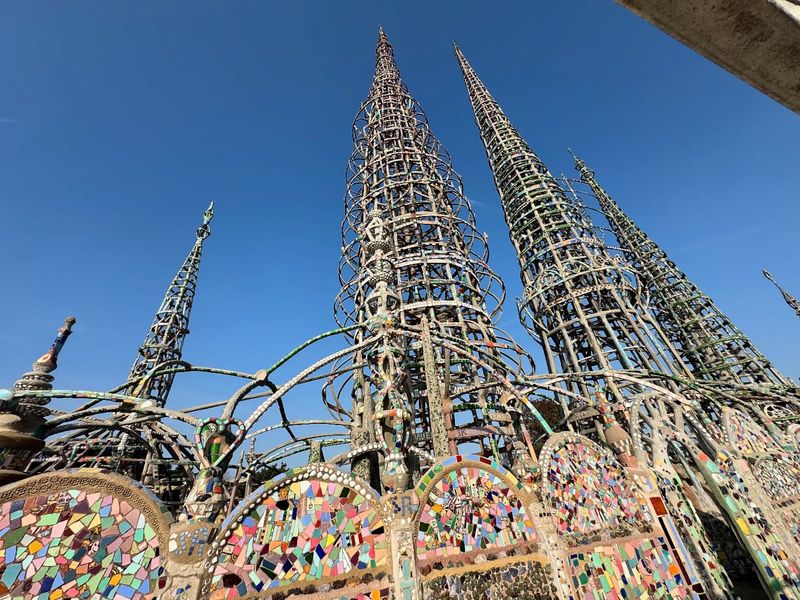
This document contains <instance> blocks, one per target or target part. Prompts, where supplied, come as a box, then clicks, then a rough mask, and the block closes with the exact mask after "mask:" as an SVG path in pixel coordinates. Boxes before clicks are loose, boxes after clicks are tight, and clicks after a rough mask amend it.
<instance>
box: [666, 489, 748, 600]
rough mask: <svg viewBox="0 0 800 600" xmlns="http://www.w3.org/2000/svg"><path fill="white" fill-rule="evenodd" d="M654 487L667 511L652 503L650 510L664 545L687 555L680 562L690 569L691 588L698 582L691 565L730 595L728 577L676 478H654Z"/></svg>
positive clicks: (698, 578) (730, 587) (730, 586)
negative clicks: (667, 543)
mask: <svg viewBox="0 0 800 600" xmlns="http://www.w3.org/2000/svg"><path fill="white" fill-rule="evenodd" d="M658 484H659V487H660V488H661V497H662V498H663V499H664V501H665V502H666V504H667V506H668V507H669V511H667V509H666V508H662V509H660V510H659V508H658V507H657V506H655V503H654V509H655V512H656V515H657V518H658V520H659V522H660V524H661V528H662V529H663V530H664V532H665V534H666V535H667V536H668V541H670V542H671V544H672V545H673V546H674V548H675V550H676V551H678V552H680V553H682V554H684V555H685V554H686V553H687V551H688V553H689V555H690V556H691V558H692V560H684V561H683V562H684V564H685V565H686V567H687V568H688V569H690V572H689V578H690V582H691V583H692V584H693V585H697V584H698V583H700V580H701V578H700V577H699V576H698V575H697V574H696V573H695V572H694V569H693V565H692V563H694V564H695V565H698V566H699V567H700V568H702V569H703V570H704V571H705V572H706V573H707V574H708V575H709V576H710V577H711V578H713V580H714V583H715V584H716V585H717V587H718V588H719V589H721V590H725V591H726V592H730V590H731V589H732V584H731V581H730V579H729V578H728V574H727V573H726V572H725V569H724V568H723V567H722V564H721V563H720V560H719V557H718V556H717V553H716V552H715V551H714V549H713V548H712V546H711V542H710V541H709V539H708V535H707V534H706V530H705V528H704V527H703V524H702V522H701V521H700V517H699V516H698V514H697V512H695V509H694V507H693V506H692V504H691V502H690V501H689V499H688V498H687V497H686V495H685V494H684V493H683V488H682V484H681V480H680V478H678V477H677V476H668V475H662V476H660V477H659V478H658ZM653 500H656V498H651V502H652V501H653ZM668 513H669V514H668ZM684 542H686V544H684Z"/></svg>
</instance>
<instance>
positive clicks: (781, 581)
mask: <svg viewBox="0 0 800 600" xmlns="http://www.w3.org/2000/svg"><path fill="white" fill-rule="evenodd" d="M697 462H698V465H700V466H701V468H703V469H704V470H705V471H706V474H707V476H709V477H710V479H711V481H712V482H713V483H714V484H715V485H716V487H717V493H718V494H719V496H720V498H721V500H722V506H723V508H724V509H725V511H726V512H727V513H728V516H729V517H730V518H731V520H732V521H733V523H734V526H735V527H736V528H737V529H738V532H739V535H740V536H742V537H745V538H747V539H748V541H749V543H750V546H751V547H753V553H752V554H753V560H754V562H755V563H756V565H757V566H758V568H759V570H760V571H761V573H762V575H763V576H764V578H765V580H766V581H767V582H768V584H769V586H770V587H772V588H773V589H774V590H778V591H779V590H783V589H784V588H785V589H787V590H791V591H792V592H793V593H794V594H795V595H797V594H798V593H800V566H799V565H798V564H797V562H795V560H794V559H793V558H792V557H791V556H790V555H789V554H788V553H787V552H786V549H785V548H784V544H783V541H782V540H781V539H780V536H779V535H778V534H777V532H775V531H773V529H772V527H771V526H770V523H769V521H768V520H767V518H766V516H765V515H764V513H763V512H762V511H761V509H760V508H759V507H758V505H757V504H756V503H754V502H753V500H752V498H751V496H750V494H749V490H748V488H747V486H746V485H745V482H744V480H743V479H742V477H741V476H740V475H739V473H738V472H737V471H736V468H735V466H734V464H733V461H732V460H731V459H730V458H728V457H727V456H724V455H722V454H719V455H718V457H717V461H716V462H715V461H713V460H711V458H709V456H708V455H706V454H705V453H703V452H699V453H698V455H697ZM782 596H783V597H787V598H788V596H786V595H785V594H782ZM793 597H794V596H793Z"/></svg>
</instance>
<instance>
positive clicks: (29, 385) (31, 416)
mask: <svg viewBox="0 0 800 600" xmlns="http://www.w3.org/2000/svg"><path fill="white" fill-rule="evenodd" d="M74 324H75V317H67V318H66V319H64V325H62V326H61V328H60V329H59V330H58V333H57V334H56V339H55V340H54V341H53V345H52V346H50V349H49V350H48V351H47V352H45V353H44V354H43V355H42V356H41V358H39V359H38V360H37V361H36V362H34V363H33V366H32V367H31V370H30V371H29V372H27V373H25V374H24V375H23V376H22V377H21V378H20V379H19V380H18V381H17V382H16V383H15V384H14V392H13V394H12V393H9V392H8V391H7V390H0V394H1V395H0V485H5V484H6V483H11V482H12V481H16V480H18V479H22V478H23V477H25V469H26V467H27V466H28V464H29V463H30V460H31V458H32V457H33V456H34V454H36V452H38V451H39V450H41V449H42V448H43V447H44V440H43V439H42V438H41V437H40V434H41V427H42V425H44V422H45V417H46V416H47V415H49V414H50V411H49V410H48V409H47V408H45V405H47V404H48V403H49V402H50V400H49V399H48V398H43V397H39V396H26V395H25V392H45V391H48V390H51V389H53V385H52V384H53V375H51V373H52V372H53V371H55V370H56V368H57V367H58V355H59V353H60V352H61V349H62V348H63V347H64V343H65V342H66V341H67V338H68V337H69V336H70V334H72V326H73V325H74Z"/></svg>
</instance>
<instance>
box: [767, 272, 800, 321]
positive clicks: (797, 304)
mask: <svg viewBox="0 0 800 600" xmlns="http://www.w3.org/2000/svg"><path fill="white" fill-rule="evenodd" d="M761 272H762V273H763V274H764V277H766V278H767V279H768V280H769V281H771V282H772V283H773V285H775V287H776V288H778V291H779V292H780V293H781V295H782V296H783V299H784V300H785V301H786V304H788V305H789V307H790V308H791V309H792V310H793V311H794V312H795V313H796V314H797V316H798V317H800V300H798V299H797V298H795V297H794V296H792V295H791V294H790V293H789V292H787V291H786V290H785V289H783V287H782V286H781V284H779V283H778V282H777V281H775V278H774V277H773V276H772V273H770V272H769V271H767V270H766V269H762V271H761Z"/></svg>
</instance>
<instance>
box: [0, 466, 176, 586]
mask: <svg viewBox="0 0 800 600" xmlns="http://www.w3.org/2000/svg"><path fill="white" fill-rule="evenodd" d="M0 503H2V504H0V531H3V532H4V533H3V535H2V536H0V543H2V545H3V547H4V548H6V552H4V553H3V554H0V570H2V571H3V573H4V576H3V582H2V583H1V584H0V590H1V591H2V593H3V594H4V595H5V594H9V596H11V597H25V598H31V599H36V600H44V599H46V598H50V597H54V596H51V595H50V594H51V593H52V592H54V591H55V590H59V589H60V590H62V593H63V594H64V595H67V594H68V593H69V592H68V590H70V589H75V590H77V591H79V593H80V594H82V595H85V596H86V597H93V598H95V597H102V598H116V597H125V598H129V599H131V600H144V599H146V598H155V597H156V596H157V593H158V588H159V577H160V574H161V554H160V551H159V548H161V547H163V548H166V547H167V540H168V535H169V524H170V523H171V522H172V515H171V514H170V513H169V512H167V510H166V508H164V507H163V505H161V504H160V503H159V501H158V500H157V499H156V498H155V497H154V496H152V495H151V494H150V492H148V491H147V490H146V489H144V488H143V487H141V486H140V485H139V484H138V483H136V482H134V481H132V480H130V479H128V478H127V477H123V476H121V475H115V474H112V473H106V472H103V471H100V470H99V469H77V470H74V471H61V472H59V473H46V474H43V475H37V476H35V477H31V478H30V479H26V480H24V481H21V482H18V483H15V484H12V485H10V486H7V487H6V488H4V489H3V491H2V492H0ZM9 573H13V574H14V575H13V577H10V576H9ZM67 597H69V596H67Z"/></svg>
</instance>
